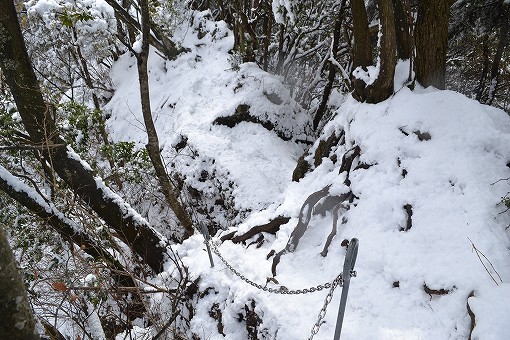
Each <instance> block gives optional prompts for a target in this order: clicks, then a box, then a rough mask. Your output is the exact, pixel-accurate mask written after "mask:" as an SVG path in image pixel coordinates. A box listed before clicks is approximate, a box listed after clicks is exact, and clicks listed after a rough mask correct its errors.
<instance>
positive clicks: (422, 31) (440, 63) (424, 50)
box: [415, 0, 450, 90]
mask: <svg viewBox="0 0 510 340" xmlns="http://www.w3.org/2000/svg"><path fill="white" fill-rule="evenodd" d="M449 16H450V1H449V0H420V1H419V4H418V19H417V21H416V31H415V32H416V33H415V40H416V80H417V81H418V82H419V83H420V84H421V85H422V86H423V87H428V86H434V87H436V88H438V89H441V90H444V89H445V77H446V52H447V49H448V18H449Z"/></svg>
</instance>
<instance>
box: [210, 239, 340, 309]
mask: <svg viewBox="0 0 510 340" xmlns="http://www.w3.org/2000/svg"><path fill="white" fill-rule="evenodd" d="M206 242H207V241H206ZM209 245H210V247H211V249H212V251H213V252H214V253H215V254H216V256H218V257H219V259H220V260H221V262H223V264H225V266H226V267H227V268H228V269H229V270H230V271H231V272H232V273H233V274H235V275H236V276H237V277H239V278H240V279H241V280H243V281H244V282H246V283H247V284H249V285H250V286H252V287H255V288H257V289H260V290H263V291H265V292H269V293H273V294H283V295H298V294H308V293H314V292H320V291H321V290H323V289H329V288H333V286H334V287H335V288H336V286H337V285H338V284H340V286H342V283H343V281H342V274H339V275H338V276H337V277H336V278H335V279H334V280H333V281H332V282H326V283H323V284H320V285H317V286H313V287H310V288H304V289H288V288H287V287H284V286H281V287H280V288H278V289H275V288H271V287H267V286H263V285H261V284H258V283H256V282H253V281H252V280H250V279H248V278H247V277H246V276H244V275H243V274H241V273H240V272H238V271H237V270H236V269H235V268H234V267H232V266H231V265H230V263H228V262H227V260H225V258H224V257H223V255H221V253H220V251H219V249H218V248H217V247H216V245H215V244H214V243H213V242H209ZM330 293H331V295H333V293H332V290H330ZM328 296H329V294H328ZM330 300H331V298H330ZM328 304H329V302H328ZM326 306H327V305H326ZM324 314H325V313H324Z"/></svg>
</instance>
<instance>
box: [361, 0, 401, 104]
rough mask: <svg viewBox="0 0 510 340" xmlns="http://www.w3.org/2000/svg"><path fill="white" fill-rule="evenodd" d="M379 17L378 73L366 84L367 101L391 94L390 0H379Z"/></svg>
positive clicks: (393, 55)
mask: <svg viewBox="0 0 510 340" xmlns="http://www.w3.org/2000/svg"><path fill="white" fill-rule="evenodd" d="M378 3H379V17H380V18H381V19H380V20H381V31H382V32H381V33H382V37H380V39H381V51H380V52H379V59H380V62H379V63H380V65H379V75H378V77H377V79H376V80H375V81H374V83H373V84H371V85H369V86H367V89H366V92H367V103H374V104H375V103H379V102H382V101H383V100H386V99H388V98H389V97H390V96H391V95H392V94H393V77H394V76H395V64H396V62H397V60H396V39H395V21H394V17H393V4H392V1H391V0H379V2H378Z"/></svg>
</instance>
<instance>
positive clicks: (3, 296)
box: [0, 0, 39, 340]
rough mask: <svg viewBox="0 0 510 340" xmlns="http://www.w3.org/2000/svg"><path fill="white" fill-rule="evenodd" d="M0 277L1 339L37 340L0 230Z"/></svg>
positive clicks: (32, 318)
mask: <svg viewBox="0 0 510 340" xmlns="http://www.w3.org/2000/svg"><path fill="white" fill-rule="evenodd" d="M2 1H4V0H2ZM0 273H2V274H1V275H0V315H1V316H2V317H1V318H2V321H1V322H0V339H10V340H32V339H34V340H35V339H37V340H39V335H38V334H37V332H36V329H35V320H34V313H33V311H32V308H31V307H30V303H29V302H28V297H27V292H26V290H25V283H24V282H23V278H22V276H21V274H20V272H19V270H18V267H17V265H16V259H15V258H14V254H13V253H12V250H11V247H10V245H9V242H8V241H7V237H6V235H5V232H4V230H3V228H2V227H0Z"/></svg>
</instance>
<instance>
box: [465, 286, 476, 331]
mask: <svg viewBox="0 0 510 340" xmlns="http://www.w3.org/2000/svg"><path fill="white" fill-rule="evenodd" d="M474 296H475V291H472V292H471V293H469V295H468V298H467V301H466V307H467V312H468V314H469V318H470V319H471V324H470V327H469V338H468V339H469V340H471V339H472V334H473V329H475V326H476V317H475V313H473V310H471V307H470V306H469V298H470V297H474Z"/></svg>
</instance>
